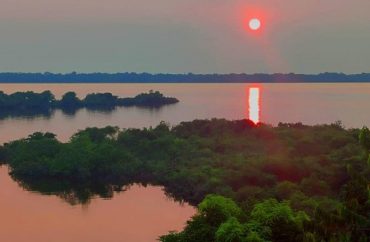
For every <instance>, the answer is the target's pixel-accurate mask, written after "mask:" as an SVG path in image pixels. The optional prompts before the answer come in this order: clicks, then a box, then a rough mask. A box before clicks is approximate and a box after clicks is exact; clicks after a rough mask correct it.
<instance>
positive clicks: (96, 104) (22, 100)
mask: <svg viewBox="0 0 370 242" xmlns="http://www.w3.org/2000/svg"><path fill="white" fill-rule="evenodd" d="M177 102H179V101H178V100H177V99H176V98H173V97H165V96H164V95H163V94H162V93H160V92H158V91H155V92H154V91H149V92H148V93H141V94H139V95H137V96H135V97H133V98H119V97H117V96H114V95H113V94H111V93H92V94H88V95H87V96H86V97H85V98H84V99H82V100H80V99H79V98H78V97H77V95H76V93H74V92H67V93H65V94H64V95H63V97H62V98H61V100H56V99H55V96H54V95H53V94H52V93H51V92H50V91H44V92H42V93H34V92H31V91H28V92H16V93H13V94H5V93H4V92H2V91H0V117H1V113H4V112H8V113H9V112H13V113H22V112H23V113H30V112H32V111H33V112H36V111H38V112H42V111H43V112H46V111H50V110H52V109H56V108H60V109H62V110H65V111H73V110H77V109H79V108H83V107H85V108H88V109H110V108H114V107H117V106H140V107H160V106H163V105H168V104H174V103H177Z"/></svg>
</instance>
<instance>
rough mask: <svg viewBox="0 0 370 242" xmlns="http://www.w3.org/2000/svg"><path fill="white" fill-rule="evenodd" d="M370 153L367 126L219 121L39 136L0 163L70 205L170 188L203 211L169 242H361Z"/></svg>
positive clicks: (12, 148)
mask: <svg viewBox="0 0 370 242" xmlns="http://www.w3.org/2000/svg"><path fill="white" fill-rule="evenodd" d="M369 152H370V131H369V130H368V129H367V128H364V129H362V130H359V129H351V130H347V129H344V128H343V127H342V126H341V124H340V123H335V124H331V125H316V126H306V125H302V124H300V123H297V124H279V125H278V126H277V127H272V126H269V125H263V124H261V125H258V126H256V125H254V124H253V123H252V122H250V121H248V120H239V121H226V120H223V119H214V120H195V121H192V122H183V123H181V124H180V125H178V126H175V127H173V128H170V127H169V126H168V125H167V124H165V123H161V124H160V125H158V126H157V127H155V128H149V129H141V130H140V129H125V130H119V129H118V128H115V127H106V128H103V129H98V128H88V129H85V130H83V131H80V132H78V133H77V134H75V135H74V136H73V137H72V138H71V140H70V142H68V143H61V142H59V141H58V140H57V139H56V138H55V135H53V134H50V133H35V134H33V135H30V136H29V137H28V138H25V139H21V140H17V141H13V142H10V143H8V144H5V145H4V146H3V147H2V148H0V157H3V159H4V160H5V162H6V163H7V164H8V165H9V167H10V169H11V174H12V176H13V177H14V179H17V181H19V183H20V184H21V185H23V186H26V187H27V188H28V189H34V190H35V189H36V190H39V191H41V192H45V193H54V194H58V195H59V196H61V197H63V198H65V199H66V200H68V201H69V202H71V203H79V202H82V203H84V202H88V201H89V198H90V197H91V196H94V195H100V196H104V197H108V196H113V194H114V193H113V191H119V190H121V189H123V187H124V185H127V184H130V183H133V182H141V183H144V184H145V183H152V184H159V185H163V186H164V187H165V189H166V192H168V193H169V194H171V195H172V196H174V197H176V198H178V199H181V200H185V201H187V202H190V203H191V204H193V205H198V210H199V211H198V213H197V214H196V215H195V216H194V217H193V218H192V219H191V220H190V221H189V222H188V225H187V226H186V228H185V229H184V231H182V232H180V233H171V234H169V235H168V236H164V237H162V238H161V240H162V241H165V242H172V241H180V242H182V241H186V242H192V241H202V242H208V241H209V242H213V241H217V242H223V241H230V242H238V241H248V242H251V241H307V242H308V241H310V242H311V241H312V242H313V241H356V242H357V241H369V240H368V235H369V232H370V231H369V228H370V220H369V218H370V201H369V195H370V193H369V177H370V169H369V164H368V163H367V160H368V157H369ZM210 194H216V195H210ZM203 199H204V200H203ZM202 200H203V202H202Z"/></svg>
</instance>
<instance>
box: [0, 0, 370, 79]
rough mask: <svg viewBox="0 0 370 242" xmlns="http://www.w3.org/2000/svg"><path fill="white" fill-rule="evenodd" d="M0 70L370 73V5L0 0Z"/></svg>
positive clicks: (312, 0) (339, 0) (355, 1)
mask: <svg viewBox="0 0 370 242" xmlns="http://www.w3.org/2000/svg"><path fill="white" fill-rule="evenodd" d="M251 17H260V18H261V19H262V21H263V25H264V28H263V30H262V31H260V32H259V33H258V34H253V33H251V32H250V31H248V30H247V29H246V23H247V22H248V19H250V18H251ZM0 71H20V72H39V71H40V72H44V71H51V72H71V71H77V72H125V71H133V72H153V73H158V72H171V73H184V72H194V73H230V72H236V73H240V72H246V73H255V72H299V73H317V72H325V71H330V72H331V71H338V72H347V73H356V72H370V0H255V1H248V0H244V1H239V0H32V1H31V0H0Z"/></svg>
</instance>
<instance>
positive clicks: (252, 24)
mask: <svg viewBox="0 0 370 242" xmlns="http://www.w3.org/2000/svg"><path fill="white" fill-rule="evenodd" d="M249 28H250V29H251V30H258V29H259V28H261V21H260V20H259V19H257V18H254V19H251V20H250V21H249Z"/></svg>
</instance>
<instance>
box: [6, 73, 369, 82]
mask: <svg viewBox="0 0 370 242" xmlns="http://www.w3.org/2000/svg"><path fill="white" fill-rule="evenodd" d="M255 82H261V83H302V82H308V83H317V82H319V83H320V82H370V73H361V74H344V73H321V74H310V75H306V74H294V73H289V74H280V73H277V74H263V73H261V74H193V73H188V74H150V73H128V72H126V73H113V74H109V73H76V72H72V73H67V74H58V73H49V72H45V73H0V83H255Z"/></svg>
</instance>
